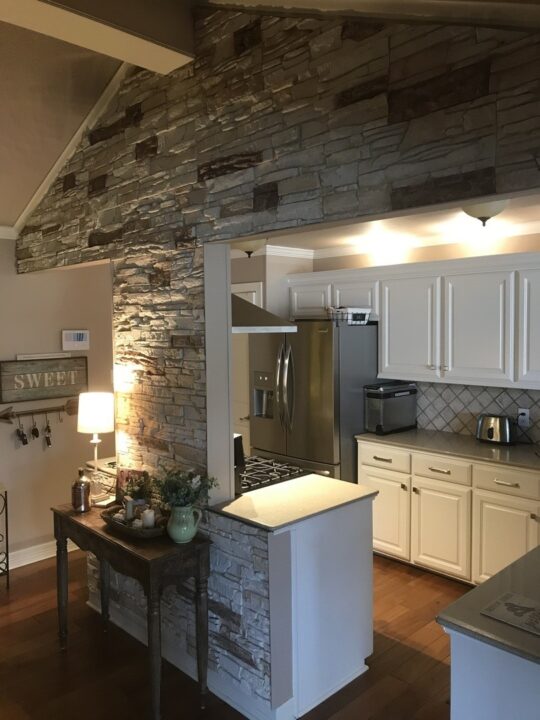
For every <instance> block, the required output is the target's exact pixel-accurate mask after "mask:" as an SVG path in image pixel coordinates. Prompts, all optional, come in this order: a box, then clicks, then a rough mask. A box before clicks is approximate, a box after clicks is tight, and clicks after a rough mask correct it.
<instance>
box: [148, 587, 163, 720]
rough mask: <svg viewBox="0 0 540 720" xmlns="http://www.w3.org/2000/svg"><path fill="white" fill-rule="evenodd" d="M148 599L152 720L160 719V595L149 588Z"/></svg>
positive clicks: (157, 591)
mask: <svg viewBox="0 0 540 720" xmlns="http://www.w3.org/2000/svg"><path fill="white" fill-rule="evenodd" d="M147 599H148V654H149V659H150V688H151V695H152V720H160V718H161V708H160V704H161V703H160V700H161V607H160V605H161V602H160V601H161V593H160V592H159V590H156V589H154V588H150V591H149V592H148V595H147Z"/></svg>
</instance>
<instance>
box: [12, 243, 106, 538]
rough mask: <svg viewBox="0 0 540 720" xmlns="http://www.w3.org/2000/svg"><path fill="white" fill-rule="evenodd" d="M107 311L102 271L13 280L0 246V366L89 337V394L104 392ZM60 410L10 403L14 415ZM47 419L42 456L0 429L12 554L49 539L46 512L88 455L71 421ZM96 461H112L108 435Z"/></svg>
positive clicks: (63, 496) (66, 493)
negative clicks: (65, 337)
mask: <svg viewBox="0 0 540 720" xmlns="http://www.w3.org/2000/svg"><path fill="white" fill-rule="evenodd" d="M111 306H112V289H111V274H110V266H109V265H108V264H105V265H97V266H92V267H85V268H78V269H70V270H51V271H48V272H42V273H36V274H33V275H17V274H16V272H15V248H14V243H12V242H9V241H0V360H14V359H15V356H16V355H17V354H19V353H45V352H58V351H60V350H61V349H62V348H61V336H60V331H61V330H62V329H69V328H71V329H78V328H81V329H88V330H90V340H91V349H90V351H89V352H88V353H87V354H88V370H89V389H90V390H111V389H112V381H111V370H112V307H111ZM64 402H65V401H64V400H58V401H57V400H53V401H48V402H44V401H40V402H35V403H17V404H16V405H14V408H15V409H16V410H19V409H21V410H22V409H27V408H34V407H38V406H41V407H44V406H46V405H51V404H52V405H56V404H60V405H61V404H63V403H64ZM5 407H7V406H6V405H0V409H4V408H5ZM49 419H50V422H51V427H52V431H53V434H52V441H53V446H52V447H51V448H49V449H45V448H44V441H43V438H42V437H39V438H38V439H35V440H30V442H29V445H27V446H26V447H21V446H20V445H19V443H18V441H17V440H16V439H15V427H16V426H15V425H7V424H3V423H0V484H3V485H5V486H6V487H7V489H8V492H9V524H10V541H11V542H10V545H11V548H10V549H11V551H17V550H21V549H24V548H28V547H31V546H34V545H38V544H41V543H44V542H47V541H49V540H51V539H52V517H51V513H50V507H51V505H54V504H57V503H64V502H68V501H69V499H70V484H71V483H72V482H73V480H74V479H75V477H76V474H77V468H78V467H79V465H81V464H83V463H84V461H85V460H87V459H88V458H89V457H91V455H92V450H91V446H90V444H89V442H88V441H89V439H90V438H89V436H86V435H79V434H78V433H77V418H76V417H69V418H68V417H67V416H66V415H63V422H62V423H60V422H59V418H58V416H57V415H53V416H51V417H50V418H49ZM36 422H37V424H38V427H39V428H40V430H41V428H42V427H43V425H44V424H45V422H44V417H43V416H39V417H38V416H36ZM30 425H31V420H30ZM25 427H26V428H28V427H29V423H28V422H26V423H25ZM100 453H101V454H102V456H103V457H105V456H106V455H113V454H114V436H113V435H112V434H111V435H107V436H104V437H103V443H102V444H101V447H100Z"/></svg>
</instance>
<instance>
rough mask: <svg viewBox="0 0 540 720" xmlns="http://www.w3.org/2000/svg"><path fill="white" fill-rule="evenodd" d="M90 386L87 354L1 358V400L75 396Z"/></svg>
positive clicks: (5, 401) (25, 400)
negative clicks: (38, 357) (43, 357)
mask: <svg viewBox="0 0 540 720" xmlns="http://www.w3.org/2000/svg"><path fill="white" fill-rule="evenodd" d="M86 390H88V360H87V358H85V357H73V358H55V359H47V360H9V361H6V362H0V402H2V403H14V402H27V401H29V400H50V399H52V398H65V397H74V396H75V395H78V394H79V393H81V392H85V391H86Z"/></svg>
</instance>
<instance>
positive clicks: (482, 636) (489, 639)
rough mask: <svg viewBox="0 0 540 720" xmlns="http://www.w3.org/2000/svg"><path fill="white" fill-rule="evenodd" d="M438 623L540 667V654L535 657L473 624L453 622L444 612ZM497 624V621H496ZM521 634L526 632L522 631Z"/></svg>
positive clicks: (439, 616)
mask: <svg viewBox="0 0 540 720" xmlns="http://www.w3.org/2000/svg"><path fill="white" fill-rule="evenodd" d="M435 619H436V621H437V622H438V623H439V625H441V626H442V627H443V628H445V629H446V630H451V631H452V632H457V633H461V634H462V635H467V637H470V638H472V639H473V640H478V641H479V642H483V643H486V644H487V645H492V646H493V647H496V648H498V649H499V650H504V651H505V652H508V653H510V654H511V655H516V656H517V657H520V658H522V659H523V660H528V661H529V662H533V663H535V664H537V665H540V654H538V655H533V654H531V653H530V652H528V651H527V650H524V649H523V648H521V647H519V646H518V645H516V644H515V643H511V642H508V641H506V640H503V639H502V638H500V637H498V636H497V635H494V634H493V633H489V632H487V631H486V630H479V629H478V628H477V627H475V626H474V625H473V624H472V623H466V622H464V621H460V620H452V619H451V618H449V617H448V616H447V615H446V614H445V613H444V612H443V613H441V614H440V615H437V617H436V618H435ZM494 622H496V621H494ZM510 629H511V630H512V631H515V632H519V628H512V627H511V626H509V630H510ZM521 632H525V631H524V630H522V631H521Z"/></svg>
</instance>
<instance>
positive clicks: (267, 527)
mask: <svg viewBox="0 0 540 720" xmlns="http://www.w3.org/2000/svg"><path fill="white" fill-rule="evenodd" d="M376 495H378V491H377V490H373V492H366V493H365V494H364V495H362V496H361V497H357V498H351V499H349V500H344V501H343V502H338V503H336V504H335V505H333V506H332V507H329V508H324V509H322V510H316V511H314V512H311V513H307V514H306V515H303V516H301V517H298V518H295V519H294V520H288V521H287V522H283V523H280V524H279V525H268V524H266V523H262V522H257V520H253V519H251V518H246V517H245V516H243V515H239V514H237V513H235V512H231V511H228V510H226V509H225V508H223V507H220V505H214V506H213V507H208V508H207V510H208V511H209V512H213V513H215V514H216V515H221V516H223V517H228V518H231V519H232V520H236V521H237V522H240V523H244V524H245V525H251V527H256V528H259V530H265V531H266V532H269V533H271V532H276V531H278V530H283V529H284V528H286V527H291V526H293V525H297V524H298V523H301V522H304V521H305V520H309V519H310V518H313V517H317V516H318V515H324V514H326V513H329V512H332V511H333V510H337V509H338V508H342V507H346V506H347V505H352V504H353V503H356V502H361V501H362V500H367V499H368V498H374V497H375V496H376Z"/></svg>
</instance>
